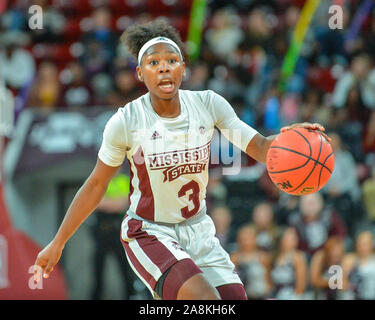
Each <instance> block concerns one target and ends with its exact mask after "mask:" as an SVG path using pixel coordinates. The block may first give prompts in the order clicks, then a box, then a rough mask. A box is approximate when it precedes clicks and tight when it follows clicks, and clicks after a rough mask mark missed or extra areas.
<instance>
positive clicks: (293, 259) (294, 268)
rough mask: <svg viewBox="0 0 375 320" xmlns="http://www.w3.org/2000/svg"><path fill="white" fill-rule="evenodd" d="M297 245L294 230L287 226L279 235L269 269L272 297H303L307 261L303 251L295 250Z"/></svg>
mask: <svg viewBox="0 0 375 320" xmlns="http://www.w3.org/2000/svg"><path fill="white" fill-rule="evenodd" d="M297 247H298V235H297V232H296V230H295V229H294V228H287V229H286V230H285V231H284V233H283V235H282V237H281V240H280V249H279V252H278V254H277V255H276V257H275V259H274V261H273V266H272V269H271V280H272V284H273V287H274V290H273V293H272V297H273V298H276V299H281V300H294V299H303V295H304V293H305V290H306V286H307V281H308V280H307V279H308V275H307V263H306V258H305V255H304V253H303V252H302V251H299V250H297Z"/></svg>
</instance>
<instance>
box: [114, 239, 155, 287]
mask: <svg viewBox="0 0 375 320" xmlns="http://www.w3.org/2000/svg"><path fill="white" fill-rule="evenodd" d="M121 243H122V245H123V247H124V249H125V252H126V254H127V255H128V258H129V260H130V261H131V263H132V264H133V266H134V268H135V269H136V270H137V272H138V273H139V274H140V276H141V277H142V278H143V279H145V280H146V281H147V283H148V284H149V285H150V286H151V288H152V289H154V288H155V286H156V280H155V279H154V277H153V276H152V275H151V274H150V273H148V271H147V270H146V269H145V268H143V266H142V265H141V264H140V262H139V261H138V259H137V257H136V256H135V255H134V253H133V251H132V250H131V249H130V246H129V243H127V242H126V241H124V240H122V238H121Z"/></svg>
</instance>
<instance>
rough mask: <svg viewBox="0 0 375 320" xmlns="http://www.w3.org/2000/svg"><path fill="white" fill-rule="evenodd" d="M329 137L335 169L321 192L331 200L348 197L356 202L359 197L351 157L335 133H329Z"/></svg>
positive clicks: (355, 173)
mask: <svg viewBox="0 0 375 320" xmlns="http://www.w3.org/2000/svg"><path fill="white" fill-rule="evenodd" d="M329 136H330V137H331V139H332V140H331V146H332V150H333V152H334V154H335V167H334V169H333V172H332V175H331V178H330V179H329V181H328V183H327V184H326V186H325V187H324V189H323V191H324V192H325V193H327V194H328V195H329V196H330V197H331V198H335V197H346V196H349V197H350V198H351V199H352V200H353V201H357V200H358V199H359V197H360V188H359V183H358V178H357V171H356V164H355V161H354V159H353V156H352V155H351V154H350V152H349V151H347V150H345V149H344V147H343V145H342V142H341V138H340V136H339V135H338V134H337V133H330V135H329Z"/></svg>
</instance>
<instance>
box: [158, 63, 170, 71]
mask: <svg viewBox="0 0 375 320" xmlns="http://www.w3.org/2000/svg"><path fill="white" fill-rule="evenodd" d="M158 71H159V73H164V72H169V71H170V70H169V65H168V63H167V61H161V62H160V63H159V70H158Z"/></svg>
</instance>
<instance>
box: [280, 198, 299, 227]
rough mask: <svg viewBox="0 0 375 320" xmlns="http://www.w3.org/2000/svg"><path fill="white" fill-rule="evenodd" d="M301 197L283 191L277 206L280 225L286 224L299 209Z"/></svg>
mask: <svg viewBox="0 0 375 320" xmlns="http://www.w3.org/2000/svg"><path fill="white" fill-rule="evenodd" d="M298 201H299V197H297V196H293V195H290V194H287V193H285V192H281V193H280V196H279V198H278V203H277V206H276V215H275V217H276V220H277V224H278V225H282V226H286V225H288V223H289V220H290V217H291V216H292V215H293V214H295V212H296V211H298Z"/></svg>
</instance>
